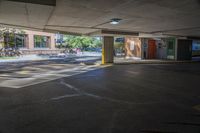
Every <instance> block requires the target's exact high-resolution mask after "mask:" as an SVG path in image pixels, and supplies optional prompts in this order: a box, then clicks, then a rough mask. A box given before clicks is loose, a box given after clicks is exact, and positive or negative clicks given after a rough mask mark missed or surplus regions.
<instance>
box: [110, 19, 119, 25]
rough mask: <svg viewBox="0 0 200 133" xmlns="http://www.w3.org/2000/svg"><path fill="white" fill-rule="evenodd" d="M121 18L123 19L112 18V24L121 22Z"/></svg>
mask: <svg viewBox="0 0 200 133" xmlns="http://www.w3.org/2000/svg"><path fill="white" fill-rule="evenodd" d="M121 20H122V19H120V18H113V19H111V21H110V24H113V25H116V24H119V22H120V21H121Z"/></svg>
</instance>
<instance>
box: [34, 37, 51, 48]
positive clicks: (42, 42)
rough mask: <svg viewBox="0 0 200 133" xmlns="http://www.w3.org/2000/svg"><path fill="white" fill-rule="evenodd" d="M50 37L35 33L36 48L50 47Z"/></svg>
mask: <svg viewBox="0 0 200 133" xmlns="http://www.w3.org/2000/svg"><path fill="white" fill-rule="evenodd" d="M48 40H49V39H48V37H47V36H39V35H34V47H35V48H48Z"/></svg>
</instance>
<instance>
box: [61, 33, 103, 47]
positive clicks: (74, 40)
mask: <svg viewBox="0 0 200 133" xmlns="http://www.w3.org/2000/svg"><path fill="white" fill-rule="evenodd" d="M63 41H64V43H63V44H62V45H63V46H65V47H68V48H82V49H86V48H97V47H101V45H102V43H101V41H100V39H98V38H95V37H88V36H73V35H64V37H63Z"/></svg>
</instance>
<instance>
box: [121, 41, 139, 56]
mask: <svg viewBox="0 0 200 133" xmlns="http://www.w3.org/2000/svg"><path fill="white" fill-rule="evenodd" d="M141 44H142V43H141V39H140V38H134V37H126V38H125V55H126V57H139V58H141Z"/></svg>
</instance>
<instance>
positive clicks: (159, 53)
mask: <svg viewBox="0 0 200 133" xmlns="http://www.w3.org/2000/svg"><path fill="white" fill-rule="evenodd" d="M141 40H142V50H141V51H142V54H141V55H142V59H148V58H149V57H148V55H149V53H148V52H149V40H155V44H156V51H155V55H156V57H155V59H167V41H166V39H165V38H156V39H154V38H142V39H141Z"/></svg>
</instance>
